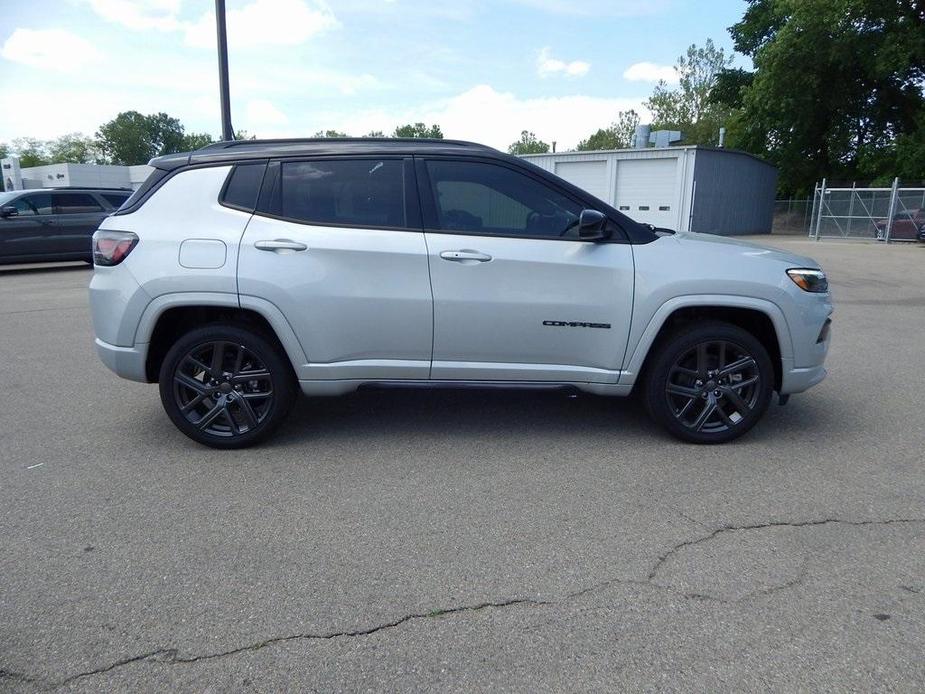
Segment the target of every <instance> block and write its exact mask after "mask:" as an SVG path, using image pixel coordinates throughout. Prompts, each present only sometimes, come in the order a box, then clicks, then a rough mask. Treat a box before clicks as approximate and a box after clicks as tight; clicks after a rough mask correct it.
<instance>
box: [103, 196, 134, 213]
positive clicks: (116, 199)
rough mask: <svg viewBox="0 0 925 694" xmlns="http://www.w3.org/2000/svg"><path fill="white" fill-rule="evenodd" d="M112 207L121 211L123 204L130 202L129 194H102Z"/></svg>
mask: <svg viewBox="0 0 925 694" xmlns="http://www.w3.org/2000/svg"><path fill="white" fill-rule="evenodd" d="M100 195H102V196H103V198H104V199H105V200H106V202H108V203H109V204H110V205H112V206H113V207H115V208H116V209H119V208H120V207H121V206H122V203H123V202H125V201H126V200H128V193H100Z"/></svg>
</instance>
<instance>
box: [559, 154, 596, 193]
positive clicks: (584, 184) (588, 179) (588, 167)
mask: <svg viewBox="0 0 925 694" xmlns="http://www.w3.org/2000/svg"><path fill="white" fill-rule="evenodd" d="M556 175H557V176H560V177H562V178H564V179H565V180H566V181H568V182H569V183H571V184H572V185H576V186H578V187H579V188H581V189H582V190H586V191H588V192H589V193H591V195H593V196H594V197H597V198H600V199H601V200H603V201H604V202H607V162H606V161H557V162H556Z"/></svg>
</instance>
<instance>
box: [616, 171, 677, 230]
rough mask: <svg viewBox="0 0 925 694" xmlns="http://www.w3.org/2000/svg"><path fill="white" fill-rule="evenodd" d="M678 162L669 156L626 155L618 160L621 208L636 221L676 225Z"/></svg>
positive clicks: (618, 194)
mask: <svg viewBox="0 0 925 694" xmlns="http://www.w3.org/2000/svg"><path fill="white" fill-rule="evenodd" d="M677 164H678V160H677V158H675V157H671V158H666V159H624V160H622V161H619V162H617V195H616V204H615V205H614V206H615V207H616V208H617V209H618V210H620V211H621V212H623V213H624V214H625V215H627V216H629V217H630V218H632V219H635V220H636V221H637V222H648V223H649V224H654V225H655V226H660V227H668V228H669V229H673V228H675V226H677V219H678V211H677V210H676V209H675V206H676V205H677V204H678V203H677V195H678V193H677V186H676V178H677Z"/></svg>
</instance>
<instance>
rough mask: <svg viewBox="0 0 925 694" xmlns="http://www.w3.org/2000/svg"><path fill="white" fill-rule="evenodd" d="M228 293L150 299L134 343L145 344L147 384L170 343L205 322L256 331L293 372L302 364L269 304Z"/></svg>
mask: <svg viewBox="0 0 925 694" xmlns="http://www.w3.org/2000/svg"><path fill="white" fill-rule="evenodd" d="M247 299H248V300H247V301H245V297H241V302H240V303H239V302H238V297H236V296H234V295H229V294H191V295H166V296H163V297H159V298H158V299H155V300H154V301H152V302H151V303H150V304H149V305H148V307H147V308H146V309H145V312H144V314H143V315H142V318H141V320H140V321H139V324H138V329H137V331H136V333H135V343H136V344H139V343H143V344H147V354H146V356H145V377H146V379H147V380H148V382H150V383H155V382H157V380H158V373H159V371H160V367H161V364H162V362H163V360H164V357H165V355H166V354H167V351H168V350H169V349H170V346H171V345H172V344H173V343H174V342H176V340H177V339H178V338H179V337H180V336H181V335H183V334H184V333H185V332H187V331H189V330H190V329H191V328H194V327H200V326H202V325H206V324H208V323H228V324H231V325H237V326H242V327H245V328H249V329H252V330H257V331H259V332H261V333H262V334H264V335H265V336H266V337H267V338H269V339H270V340H271V341H272V342H273V343H274V344H276V345H277V346H278V347H279V348H280V349H281V350H282V352H283V353H284V354H285V355H286V356H287V357H288V358H289V361H290V363H291V364H292V368H293V370H294V371H295V373H296V375H298V374H299V371H300V368H301V367H302V366H303V365H304V364H305V363H306V361H307V360H306V358H305V353H304V351H303V350H302V346H301V345H300V343H299V341H298V339H297V338H296V336H295V333H294V332H293V330H292V327H291V326H290V325H289V323H288V321H286V319H285V317H284V316H283V315H282V313H281V312H280V311H279V309H277V308H276V307H275V306H274V305H273V304H271V303H269V302H267V301H264V300H262V299H257V298H256V297H248V298H247Z"/></svg>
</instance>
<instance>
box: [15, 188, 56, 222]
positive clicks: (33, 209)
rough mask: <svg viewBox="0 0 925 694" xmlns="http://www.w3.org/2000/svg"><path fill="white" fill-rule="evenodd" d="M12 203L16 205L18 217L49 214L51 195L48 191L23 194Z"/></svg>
mask: <svg viewBox="0 0 925 694" xmlns="http://www.w3.org/2000/svg"><path fill="white" fill-rule="evenodd" d="M12 204H13V205H14V206H15V207H16V210H17V211H18V212H19V216H20V217H29V216H35V215H40V214H51V195H49V194H48V193H34V194H33V195H23V196H22V197H21V198H17V199H16V201H15V202H13V203H12Z"/></svg>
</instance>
